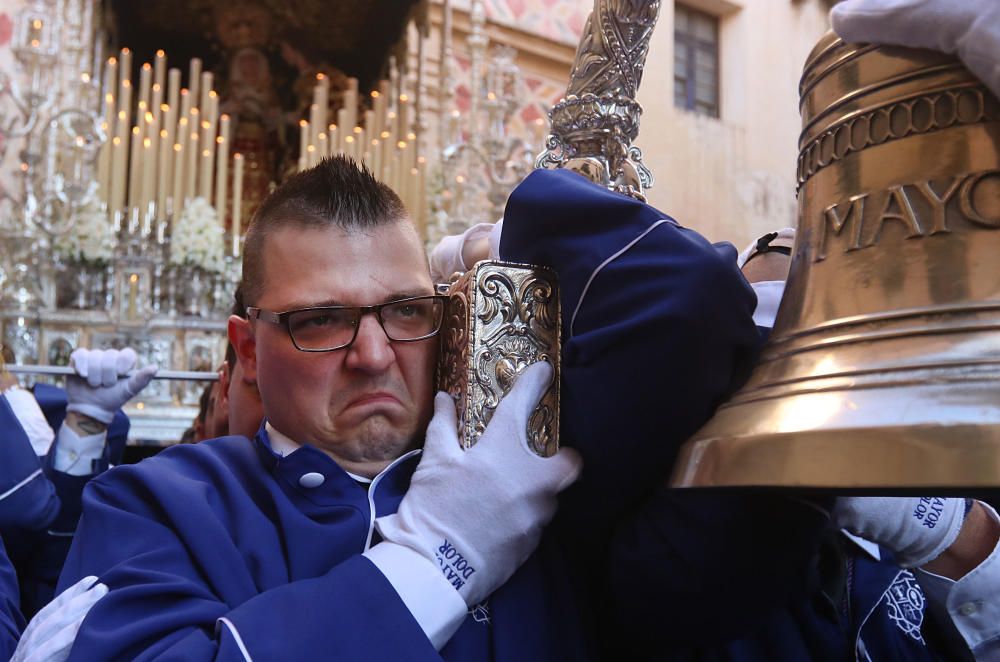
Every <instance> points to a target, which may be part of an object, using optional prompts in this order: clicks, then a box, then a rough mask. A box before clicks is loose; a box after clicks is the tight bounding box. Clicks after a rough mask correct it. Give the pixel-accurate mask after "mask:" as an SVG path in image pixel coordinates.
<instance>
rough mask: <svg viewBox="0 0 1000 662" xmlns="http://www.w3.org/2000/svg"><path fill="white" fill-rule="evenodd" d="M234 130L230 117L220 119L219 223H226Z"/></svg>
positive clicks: (217, 139) (216, 196) (216, 209)
mask: <svg viewBox="0 0 1000 662" xmlns="http://www.w3.org/2000/svg"><path fill="white" fill-rule="evenodd" d="M231 133H232V128H231V127H230V119H229V115H223V116H222V117H221V118H219V137H218V138H216V139H215V140H216V143H217V144H218V154H217V155H216V164H217V165H216V173H215V211H216V213H218V214H219V222H220V223H222V224H223V225H224V224H225V222H226V196H227V194H228V187H229V141H230V139H231V135H230V134H231Z"/></svg>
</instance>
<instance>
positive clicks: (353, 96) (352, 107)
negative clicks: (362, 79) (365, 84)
mask: <svg viewBox="0 0 1000 662" xmlns="http://www.w3.org/2000/svg"><path fill="white" fill-rule="evenodd" d="M344 108H345V109H346V110H347V122H339V121H338V122H337V124H339V125H340V126H355V125H356V124H357V123H358V79H357V78H348V79H347V90H345V92H344Z"/></svg>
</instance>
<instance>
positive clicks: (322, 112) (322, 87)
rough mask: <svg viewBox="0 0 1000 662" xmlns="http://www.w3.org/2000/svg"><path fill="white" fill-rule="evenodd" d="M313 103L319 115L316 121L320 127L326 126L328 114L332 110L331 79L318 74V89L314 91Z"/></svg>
mask: <svg viewBox="0 0 1000 662" xmlns="http://www.w3.org/2000/svg"><path fill="white" fill-rule="evenodd" d="M313 103H314V104H316V106H317V109H318V113H317V118H316V121H317V122H318V123H319V126H326V114H327V112H328V111H329V108H330V79H329V78H327V77H326V76H325V75H323V74H321V73H320V74H316V87H315V88H314V89H313Z"/></svg>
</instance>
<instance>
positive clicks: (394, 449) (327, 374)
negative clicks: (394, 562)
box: [237, 221, 437, 474]
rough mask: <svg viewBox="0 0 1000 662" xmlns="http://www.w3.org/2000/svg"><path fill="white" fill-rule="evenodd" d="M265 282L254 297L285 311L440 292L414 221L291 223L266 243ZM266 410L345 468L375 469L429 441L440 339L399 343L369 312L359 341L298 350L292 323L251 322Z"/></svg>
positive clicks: (253, 365)
mask: <svg viewBox="0 0 1000 662" xmlns="http://www.w3.org/2000/svg"><path fill="white" fill-rule="evenodd" d="M263 267H264V268H263V275H264V288H263V291H262V294H261V296H260V298H259V299H258V300H257V301H255V302H254V303H253V305H255V306H257V307H259V308H264V309H267V310H273V311H276V312H284V311H286V310H293V309H296V308H306V307H309V306H321V305H354V306H370V305H374V304H379V303H384V302H387V301H393V300H396V299H401V298H404V297H408V296H418V295H427V294H433V293H434V287H433V285H432V283H431V279H430V275H429V273H428V269H427V262H426V259H425V257H424V254H423V249H422V247H421V244H420V240H419V239H418V237H417V234H416V232H415V230H414V229H413V226H412V225H411V224H410V223H409V222H407V221H401V222H397V223H391V224H387V225H382V226H379V227H377V228H374V229H368V230H364V231H360V230H358V231H345V230H342V229H340V228H336V227H328V228H305V227H300V226H296V225H294V224H293V225H291V226H286V227H285V228H283V229H280V230H277V231H275V232H273V233H272V234H270V235H269V236H268V237H267V239H266V241H265V246H264V259H263ZM246 324H247V325H248V326H247V327H246V328H247V329H248V330H249V332H250V333H251V335H252V342H251V343H250V345H251V349H252V354H250V352H248V351H246V349H245V348H243V347H240V345H239V344H237V350H238V351H239V353H240V361H241V363H242V362H243V361H244V357H248V358H250V362H248V363H247V364H245V369H246V370H253V371H255V374H256V379H257V383H258V387H259V389H260V395H261V399H262V400H263V403H264V412H265V414H266V415H267V418H268V420H269V421H270V422H271V424H272V425H273V426H274V427H275V429H277V430H278V431H280V432H282V433H284V434H286V435H288V436H289V437H291V438H292V439H293V440H295V441H296V442H299V443H310V444H312V445H314V446H316V447H318V448H320V449H322V450H325V451H327V452H328V453H329V454H330V455H332V456H333V457H334V459H336V460H337V461H338V462H339V463H340V464H341V465H342V466H343V467H344V468H345V469H347V470H348V471H353V472H361V473H368V474H372V473H373V472H374V473H377V471H379V470H381V468H382V467H383V466H384V465H385V464H387V463H388V462H390V461H391V460H393V459H395V458H396V457H398V456H399V455H401V454H402V453H403V452H405V451H407V450H409V449H411V448H414V447H416V446H418V445H420V443H421V442H422V439H423V433H424V431H425V429H426V427H427V423H428V422H429V421H430V417H431V414H432V411H433V397H434V384H433V380H434V363H435V359H436V353H437V338H430V339H427V340H423V341H418V342H391V341H390V340H389V339H388V338H387V337H386V335H385V332H384V331H383V330H382V327H381V326H380V325H379V323H378V320H377V319H376V317H375V315H373V314H368V315H364V316H363V317H362V319H361V323H360V326H359V328H358V335H357V338H356V339H355V341H354V344H353V345H351V346H350V347H348V348H346V349H340V350H336V351H333V352H322V353H308V352H301V351H299V350H297V349H296V348H295V346H294V345H293V344H292V341H291V339H290V338H289V336H288V332H287V331H286V330H285V328H284V327H282V326H279V325H276V324H272V323H270V322H265V321H262V320H256V321H254V322H247V323H246Z"/></svg>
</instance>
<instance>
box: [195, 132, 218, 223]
mask: <svg viewBox="0 0 1000 662" xmlns="http://www.w3.org/2000/svg"><path fill="white" fill-rule="evenodd" d="M199 144H200V146H201V164H200V166H199V167H200V168H201V177H199V182H198V195H200V196H201V197H203V198H205V200H207V201H208V203H209V204H211V203H212V176H213V175H214V174H215V170H214V169H213V168H212V160H213V159H212V157H213V156H214V155H215V137H214V136H213V135H212V124H211V123H210V122H209V121H208V120H203V121H202V123H201V141H200V143H199Z"/></svg>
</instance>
